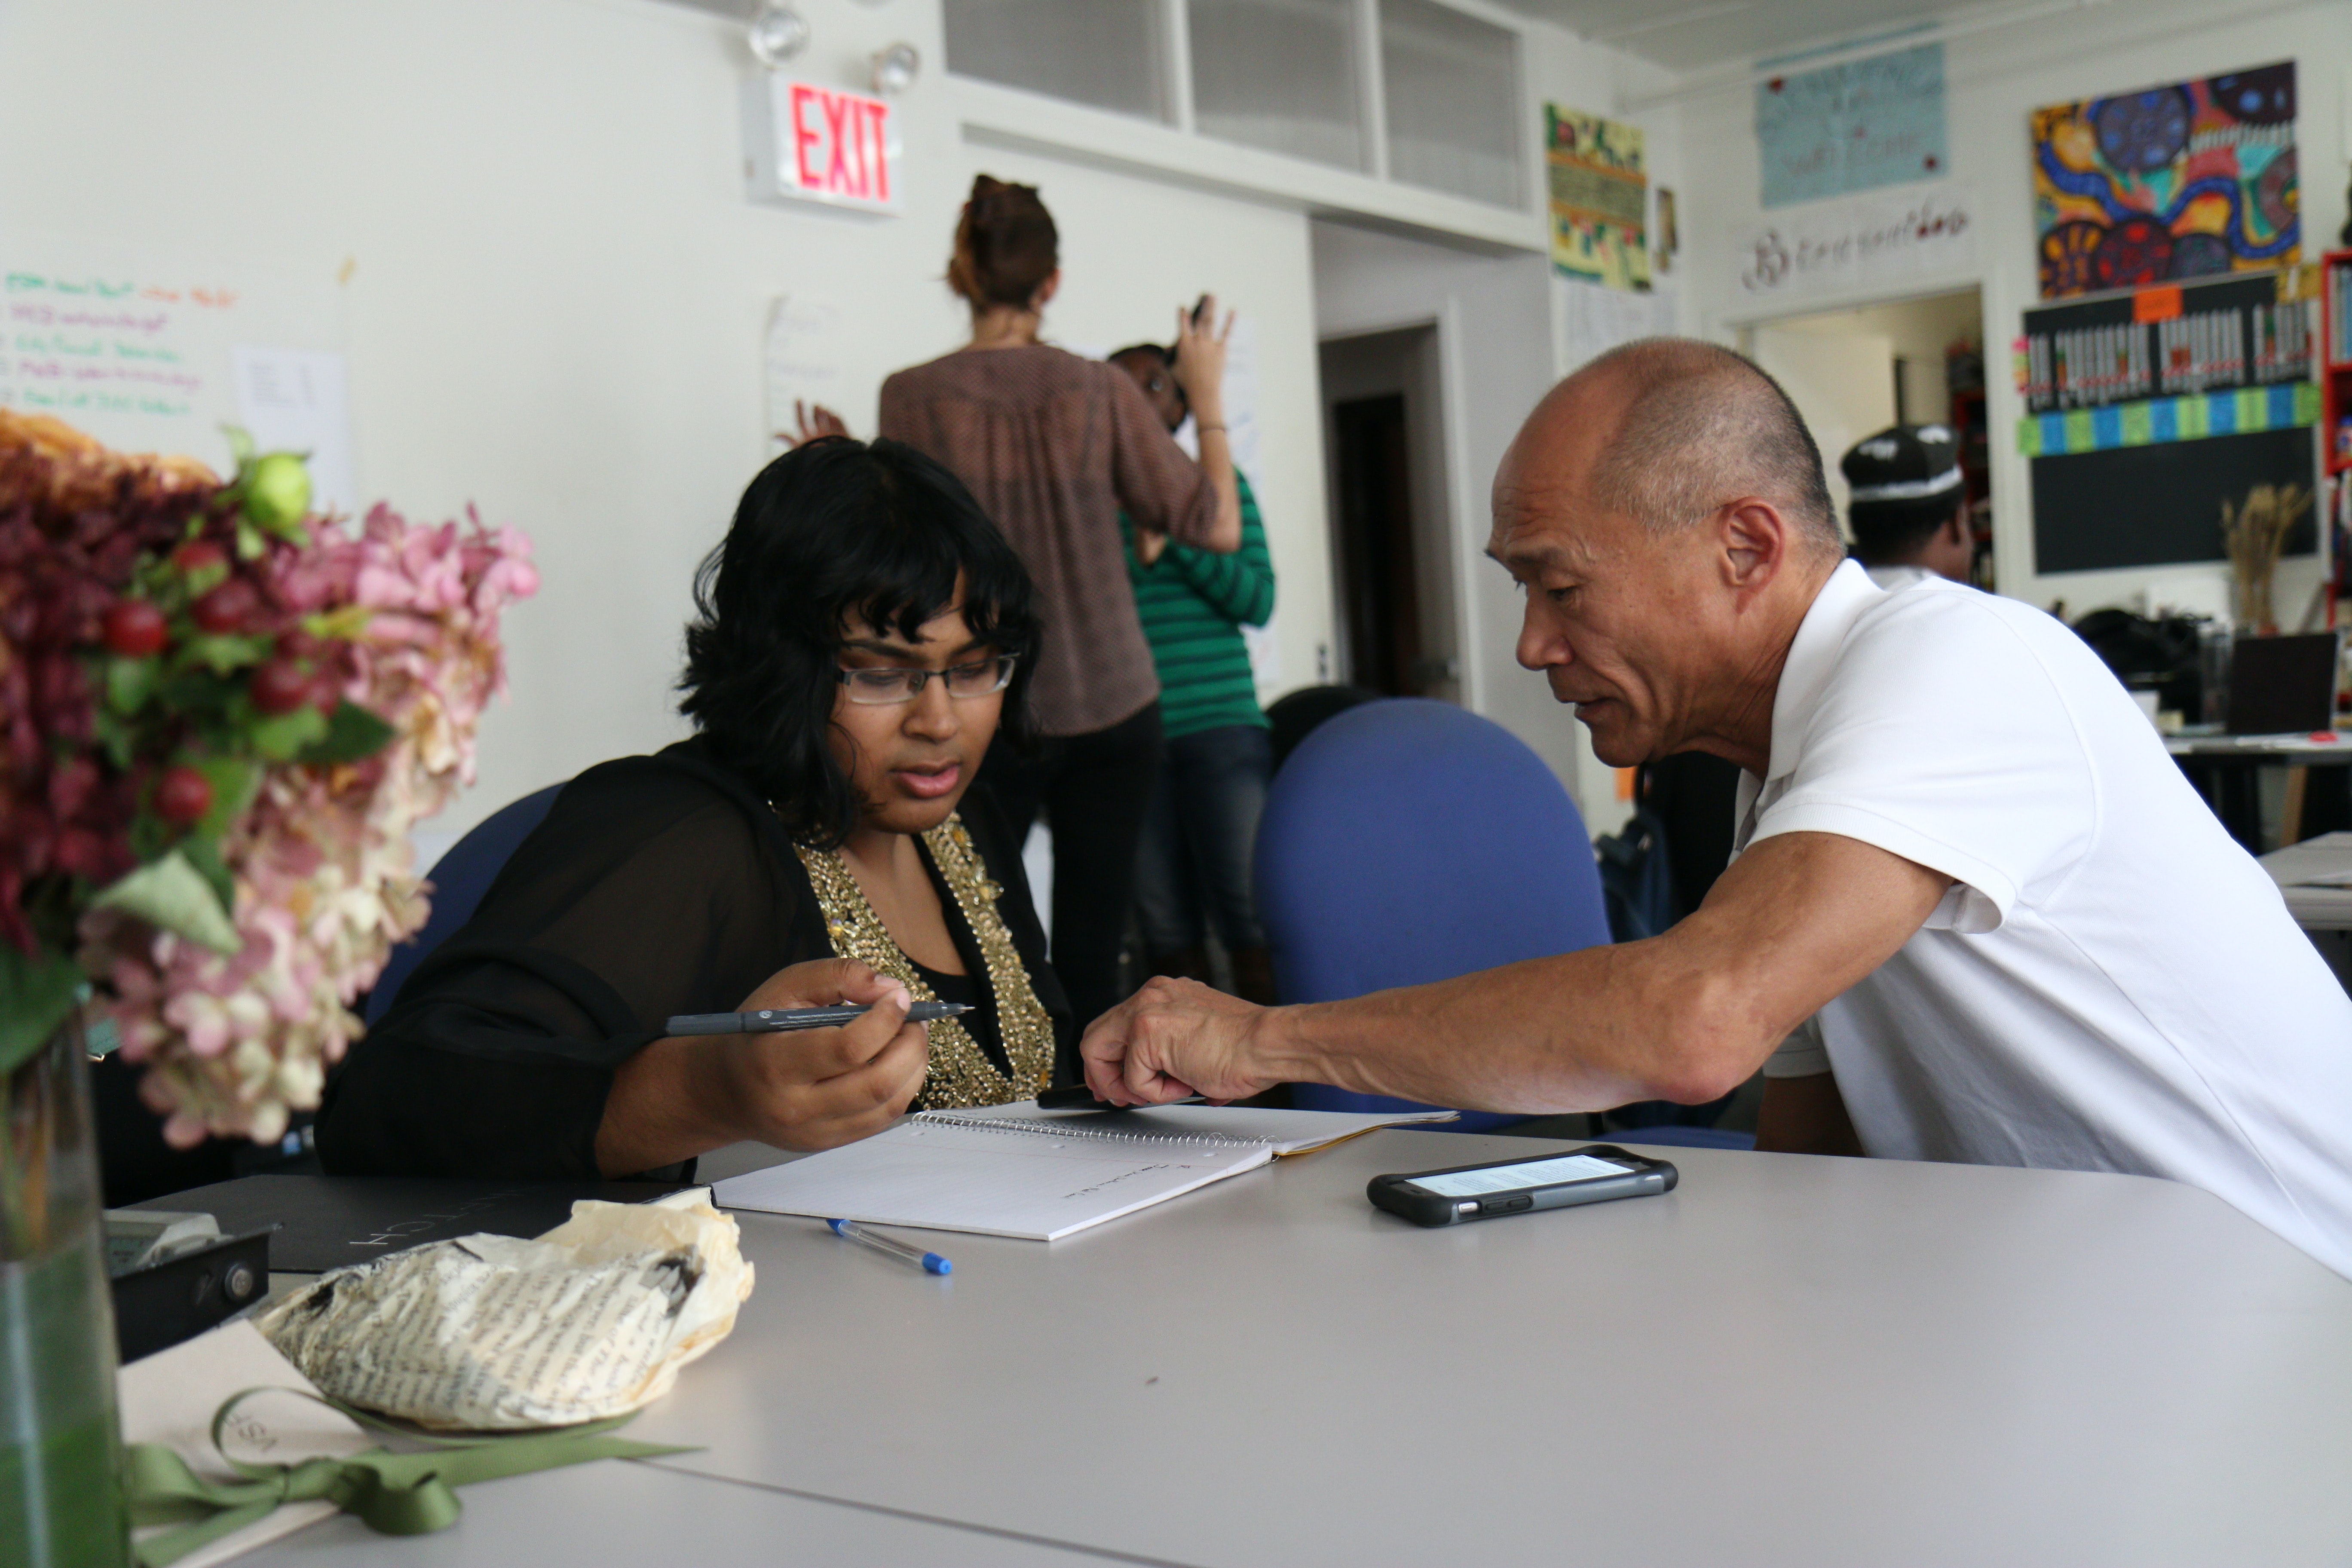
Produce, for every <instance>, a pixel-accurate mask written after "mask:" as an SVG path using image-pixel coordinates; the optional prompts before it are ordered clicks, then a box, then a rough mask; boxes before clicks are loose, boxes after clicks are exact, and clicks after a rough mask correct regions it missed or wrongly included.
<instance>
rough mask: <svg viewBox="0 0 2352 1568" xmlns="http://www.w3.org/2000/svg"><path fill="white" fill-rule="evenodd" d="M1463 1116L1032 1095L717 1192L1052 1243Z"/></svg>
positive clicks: (938, 1118)
mask: <svg viewBox="0 0 2352 1568" xmlns="http://www.w3.org/2000/svg"><path fill="white" fill-rule="evenodd" d="M1453 1116H1454V1112H1452V1111H1450V1110H1433V1111H1419V1112H1405V1113H1402V1114H1399V1115H1369V1114H1368V1115H1350V1114H1348V1113H1345V1112H1339V1111H1326V1110H1255V1109H1252V1108H1249V1107H1246V1106H1214V1105H1163V1106H1154V1107H1152V1108H1150V1109H1149V1110H1130V1111H1124V1112H1120V1113H1118V1114H1115V1115H1097V1114H1090V1113H1088V1112H1085V1111H1053V1110H1038V1109H1037V1107H1036V1105H1035V1104H1034V1102H1024V1103H1022V1104H1017V1105H997V1106H987V1107H982V1108H979V1109H975V1110H935V1111H926V1112H924V1113H923V1114H921V1115H919V1116H910V1117H908V1119H907V1120H906V1121H901V1122H900V1123H898V1126H896V1127H893V1128H891V1129H890V1130H889V1131H887V1132H884V1133H880V1134H877V1136H875V1137H872V1138H868V1139H866V1141H864V1142H859V1143H852V1144H849V1145H847V1146H846V1147H844V1148H840V1149H830V1150H827V1151H826V1152H824V1153H822V1154H812V1155H810V1156H809V1157H808V1158H807V1159H804V1160H795V1161H793V1162H792V1163H790V1164H784V1165H774V1166H771V1167H770V1168H768V1169H767V1170H764V1171H754V1172H752V1173H750V1174H749V1175H743V1176H737V1177H734V1178H733V1179H731V1180H729V1181H724V1182H720V1183H719V1184H718V1187H717V1188H716V1194H717V1198H718V1203H719V1206H720V1207H721V1208H732V1209H756V1210H761V1211H764V1212H766V1213H769V1214H794V1215H814V1216H815V1217H817V1218H820V1219H854V1220H861V1221H864V1222H866V1224H869V1225H899V1226H912V1227H914V1228H916V1229H919V1230H961V1231H970V1232H972V1233H973V1234H975V1235H979V1236H1009V1237H1017V1238H1019V1239H1022V1240H1027V1241H1055V1240H1058V1239H1060V1238H1061V1237H1066V1236H1068V1235H1070V1234H1072V1233H1073V1232H1076V1231H1081V1230H1084V1229H1086V1228H1087V1226H1096V1225H1100V1224H1102V1223H1103V1222H1104V1221H1105V1220H1111V1219H1117V1218H1118V1216H1119V1215H1128V1214H1133V1213H1134V1212H1135V1211H1136V1210H1138V1209H1141V1208H1149V1207H1150V1206H1151V1205H1153V1204H1157V1203H1165V1202H1166V1201H1167V1200H1168V1199H1170V1198H1173V1197H1179V1196H1181V1195H1182V1194H1185V1193H1189V1192H1192V1191H1193V1190H1194V1189H1196V1188H1199V1187H1204V1186H1207V1185H1208V1184H1210V1183H1211V1182H1218V1181H1223V1179H1224V1178H1226V1177H1227V1176H1237V1175H1239V1174H1241V1173H1243V1172H1244V1171H1251V1170H1255V1169H1256V1168H1257V1167H1258V1166H1260V1165H1263V1164H1265V1163H1267V1162H1268V1161H1270V1160H1272V1159H1273V1158H1274V1157H1275V1156H1276V1155H1277V1154H1294V1153H1305V1152H1309V1151H1311V1150H1315V1149H1321V1148H1326V1147H1328V1146H1329V1145H1330V1144H1333V1143H1336V1142H1339V1141H1340V1140H1341V1139H1343V1138H1352V1137H1354V1136H1355V1135H1356V1134H1357V1133H1359V1132H1369V1131H1371V1130H1372V1129H1373V1128H1375V1127H1396V1126H1403V1125H1408V1124H1411V1123H1414V1122H1426V1121H1450V1120H1452V1118H1453Z"/></svg>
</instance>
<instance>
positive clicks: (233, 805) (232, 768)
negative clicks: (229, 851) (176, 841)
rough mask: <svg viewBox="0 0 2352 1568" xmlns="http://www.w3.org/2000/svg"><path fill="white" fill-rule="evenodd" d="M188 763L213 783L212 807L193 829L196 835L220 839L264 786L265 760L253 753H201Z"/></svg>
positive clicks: (193, 833) (192, 833) (207, 781)
mask: <svg viewBox="0 0 2352 1568" xmlns="http://www.w3.org/2000/svg"><path fill="white" fill-rule="evenodd" d="M188 765H189V766H190V767H192V768H194V769H195V770H196V772H198V773H202V774H204V775H205V783H206V784H210V785H212V786H213V804H212V809H211V810H209V811H207V812H205V815H204V817H203V820H201V821H199V822H198V823H197V824H196V825H195V826H194V828H192V829H190V834H191V836H192V837H201V838H209V839H217V838H219V837H220V836H221V835H222V834H224V833H226V832H227V831H228V830H229V826H230V825H231V824H232V823H234V822H236V819H237V818H238V817H240V816H244V815H245V813H246V808H247V806H250V805H252V804H253V797H254V794H255V792H257V790H259V789H260V788H261V764H260V763H257V762H255V761H254V760H253V759H252V758H251V757H197V758H194V759H193V760H191V761H190V762H189V763H188Z"/></svg>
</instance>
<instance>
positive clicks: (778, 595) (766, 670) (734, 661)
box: [678, 437, 1038, 847]
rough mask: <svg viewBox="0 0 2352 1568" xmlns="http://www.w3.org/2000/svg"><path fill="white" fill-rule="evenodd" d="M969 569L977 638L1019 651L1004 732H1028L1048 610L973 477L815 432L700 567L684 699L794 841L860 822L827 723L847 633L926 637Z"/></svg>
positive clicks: (892, 449) (967, 609) (898, 448)
mask: <svg viewBox="0 0 2352 1568" xmlns="http://www.w3.org/2000/svg"><path fill="white" fill-rule="evenodd" d="M959 577H961V579H962V580H963V613H964V619H965V621H966V622H967V623H969V624H970V626H971V633H972V636H973V637H977V638H979V639H980V640H981V641H982V642H985V643H988V644H990V645H992V647H996V648H998V649H1000V650H1001V651H1003V652H1004V653H1008V654H1012V655H1013V656H1015V658H1018V659H1019V661H1020V662H1019V663H1017V664H1015V665H1014V666H1013V684H1012V685H1011V686H1010V687H1009V688H1008V689H1006V691H1005V694H1004V717H1003V720H1002V721H1001V724H1000V728H1001V730H1002V731H1003V732H1004V733H1005V735H1006V737H1007V738H1008V739H1009V740H1011V741H1012V742H1014V743H1015V744H1019V743H1022V742H1025V741H1026V740H1027V739H1028V691H1029V679H1030V676H1031V675H1032V674H1033V673H1034V660H1035V655H1036V649H1037V633H1038V626H1037V617H1036V613H1035V611H1034V609H1033V608H1032V607H1031V601H1032V591H1031V588H1030V584H1029V572H1028V569H1027V568H1026V567H1024V565H1022V563H1021V557H1020V556H1018V555H1016V554H1015V553H1013V546H1012V545H1011V544H1009V543H1007V542H1005V538H1004V535H1003V534H1002V533H1000V532H998V531H997V529H996V525H995V524H994V523H992V522H991V521H989V520H988V515H987V514H986V513H985V512H983V511H982V510H980V503H979V502H977V501H975V500H972V499H971V491H969V490H967V489H964V488H963V485H962V483H961V481H960V480H959V479H957V478H956V477H955V476H954V475H953V474H951V473H950V472H948V470H947V469H945V468H941V467H940V465H939V464H938V463H935V462H933V461H932V460H931V459H930V458H927V457H925V456H923V454H921V453H920V452H918V451H916V450H915V449H914V448H913V447H908V446H906V445H904V444H902V443H900V442H898V441H877V442H875V443H874V444H873V445H872V446H867V445H866V444H865V443H864V442H862V441H853V440H850V439H848V438H847V437H829V438H827V439H824V440H819V441H811V442H809V443H807V444H806V445H805V446H803V447H798V448H797V449H795V450H793V451H791V452H787V453H785V454H784V455H783V456H782V457H781V458H777V459H776V460H775V461H774V462H772V463H770V464H769V465H768V466H767V467H766V468H762V469H761V470H760V474H759V477H758V478H756V479H753V480H752V481H751V486H750V488H749V489H745V490H744V492H743V500H742V502H741V504H740V505H739V506H737V507H736V509H735V521H734V522H733V523H732V524H730V526H729V528H728V530H727V537H726V538H725V539H724V540H722V541H720V542H719V547H718V548H717V549H716V550H713V551H712V552H710V553H709V555H708V556H706V557H704V558H703V562H702V565H701V567H700V569H699V570H698V571H697V572H696V573H695V574H694V605H695V610H696V612H697V613H696V616H695V620H694V623H693V624H692V625H691V626H688V627H687V628H686V673H685V675H684V676H683V677H682V678H681V679H679V681H678V689H679V690H681V691H683V692H685V693H686V696H685V699H684V700H682V701H680V702H679V703H678V710H679V711H680V712H682V713H684V714H686V715H687V716H688V717H689V718H691V719H692V720H693V721H694V722H695V727H696V728H697V729H698V730H699V731H701V732H702V735H703V738H704V742H705V743H706V744H707V745H708V746H709V748H710V750H711V752H712V753H713V755H714V757H715V759H716V760H717V761H719V762H720V763H724V764H725V765H727V766H729V767H731V768H734V769H735V770H737V771H738V772H740V773H743V774H744V775H745V776H746V777H748V778H749V779H750V780H751V783H752V784H753V786H754V787H756V788H757V789H758V790H759V791H760V793H761V795H764V796H766V797H767V799H768V800H770V801H771V802H772V803H773V804H774V805H775V808H776V812H777V815H778V816H781V817H782V820H783V824H784V826H785V828H786V830H787V831H789V832H790V833H791V834H792V835H793V837H795V838H798V839H802V840H804V841H807V842H811V843H814V844H818V845H821V846H824V847H832V846H834V845H836V844H838V843H840V842H841V840H842V839H843V838H845V837H847V836H848V834H849V831H850V829H851V828H853V827H855V826H856V825H857V815H858V803H857V796H856V793H855V792H854V791H853V790H852V789H851V788H850V783H849V775H848V774H847V773H844V772H843V771H842V768H841V764H840V763H837V762H835V760H834V756H833V748H832V746H831V744H830V743H829V741H828V733H829V731H830V730H831V729H832V725H833V710H834V699H835V693H836V692H837V691H838V690H839V689H840V682H839V680H838V679H836V672H837V671H838V669H839V668H840V665H839V655H840V650H841V645H842V639H843V637H844V635H845V628H847V627H850V626H856V625H857V624H860V623H863V624H864V625H866V626H873V627H875V628H877V629H879V630H887V631H895V632H897V633H898V636H900V637H904V638H906V639H907V640H908V641H909V642H912V641H914V640H916V639H917V638H918V637H919V636H920V635H921V631H922V627H923V624H924V623H925V622H926V621H929V620H930V619H931V618H932V617H934V616H937V615H939V613H940V611H942V610H944V609H946V608H947V607H948V605H950V604H951V603H952V602H953V601H954V599H955V592H956V580H957V579H958V578H959Z"/></svg>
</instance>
